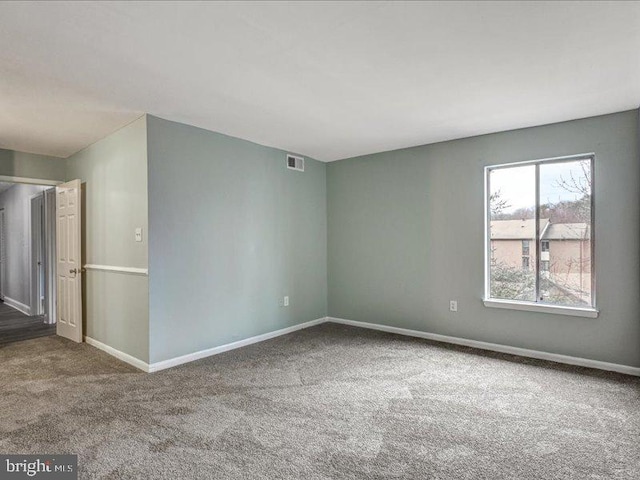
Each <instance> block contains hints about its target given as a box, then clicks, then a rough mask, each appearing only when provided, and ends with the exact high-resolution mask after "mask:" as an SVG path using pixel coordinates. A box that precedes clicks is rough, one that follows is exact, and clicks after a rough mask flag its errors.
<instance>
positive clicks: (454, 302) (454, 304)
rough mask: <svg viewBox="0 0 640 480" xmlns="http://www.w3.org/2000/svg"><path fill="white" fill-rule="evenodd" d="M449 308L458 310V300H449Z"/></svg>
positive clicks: (453, 310)
mask: <svg viewBox="0 0 640 480" xmlns="http://www.w3.org/2000/svg"><path fill="white" fill-rule="evenodd" d="M449 310H450V311H452V312H457V311H458V301H457V300H449Z"/></svg>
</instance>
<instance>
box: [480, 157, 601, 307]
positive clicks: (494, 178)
mask: <svg viewBox="0 0 640 480" xmlns="http://www.w3.org/2000/svg"><path fill="white" fill-rule="evenodd" d="M593 165H594V156H593V155H579V156H573V157H562V158H555V159H548V160H537V161H531V162H522V163H513V164H507V165H496V166H492V167H487V168H486V169H485V172H486V187H487V204H486V218H487V222H486V224H487V232H486V235H487V253H486V258H487V260H486V270H487V271H486V285H485V303H487V304H490V303H491V301H492V300H499V301H500V302H498V303H500V306H503V305H505V304H507V303H508V304H510V305H517V304H525V305H526V306H527V308H525V309H529V310H531V309H535V308H531V307H537V306H539V307H541V308H540V309H544V310H546V311H549V309H548V308H547V307H550V306H553V307H562V308H561V309H564V311H562V312H559V313H566V310H570V309H579V310H589V311H595V296H594V285H595V278H594V277H595V276H594V272H593V269H592V266H593V254H594V248H593V238H594V235H593V224H594V221H593V220H594V219H593V212H594V210H593V190H594V185H593ZM494 303H496V302H494ZM491 306H498V305H491ZM542 307H544V308H542ZM514 308H515V307H514ZM551 310H553V309H551ZM588 316H591V315H588Z"/></svg>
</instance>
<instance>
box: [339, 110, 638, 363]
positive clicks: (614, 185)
mask: <svg viewBox="0 0 640 480" xmlns="http://www.w3.org/2000/svg"><path fill="white" fill-rule="evenodd" d="M638 141H639V135H638V111H636V110H634V111H629V112H622V113H618V114H613V115H606V116H601V117H594V118H588V119H584V120H576V121H571V122H565V123H560V124H554V125H547V126H541V127H535V128H527V129H522V130H515V131H510V132H503V133H497V134H493V135H484V136H479V137H473V138H467V139H462V140H455V141H451V142H444V143H438V144H433V145H425V146H421V147H415V148H409V149H403V150H397V151H392V152H385V153H380V154H375V155H367V156H364V157H358V158H353V159H349V160H343V161H338V162H333V163H330V164H329V165H328V166H327V198H328V252H329V254H328V261H329V267H328V285H329V315H330V316H333V317H339V318H345V319H350V320H359V321H364V322H372V323H379V324H384V325H391V326H398V327H403V328H409V329H415V330H420V331H425V332H431V333H438V334H444V335H451V336H456V337H462V338H467V339H474V340H480V341H485V342H493V343H499V344H504V345H510V346H516V347H523V348H529V349H534V350H539V351H545V352H552V353H559V354H565V355H572V356H577V357H584V358H589V359H594V360H600V361H606V362H614V363H620V364H624V365H630V366H636V367H637V366H640V247H639V245H640V159H639V151H638ZM586 152H595V154H596V165H595V196H596V199H595V205H596V235H597V240H596V243H597V244H596V266H595V267H596V274H597V289H596V292H597V303H598V305H597V306H598V308H599V309H600V311H601V314H600V317H599V318H597V319H589V318H579V317H568V316H563V315H552V314H543V313H530V312H522V311H513V310H499V309H495V308H488V307H485V306H484V305H483V303H482V295H483V288H484V287H483V281H484V232H483V229H484V223H483V222H484V205H483V195H484V191H483V188H484V181H483V168H484V167H485V166H486V165H491V164H500V163H506V162H516V161H521V160H532V159H540V158H549V157H557V156H563V155H571V154H577V153H586ZM450 299H452V300H458V308H459V311H458V312H457V313H452V312H449V310H448V307H449V300H450Z"/></svg>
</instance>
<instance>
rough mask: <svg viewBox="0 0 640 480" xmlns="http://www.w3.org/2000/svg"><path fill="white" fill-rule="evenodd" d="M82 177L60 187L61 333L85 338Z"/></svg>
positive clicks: (57, 237)
mask: <svg viewBox="0 0 640 480" xmlns="http://www.w3.org/2000/svg"><path fill="white" fill-rule="evenodd" d="M80 188H81V187H80V180H72V181H70V182H67V183H63V184H62V185H58V186H57V187H56V219H57V224H56V240H57V241H56V244H57V253H56V257H57V270H56V271H57V287H58V288H57V299H58V307H57V314H58V323H57V329H56V330H57V333H58V335H60V336H62V337H66V338H68V339H70V340H73V341H75V342H82V281H81V278H80V276H81V274H82V265H81V251H80V249H81V245H80V228H81V224H80V219H81V213H82V209H81V208H82V205H81V204H80V199H81V195H80V193H81V192H80Z"/></svg>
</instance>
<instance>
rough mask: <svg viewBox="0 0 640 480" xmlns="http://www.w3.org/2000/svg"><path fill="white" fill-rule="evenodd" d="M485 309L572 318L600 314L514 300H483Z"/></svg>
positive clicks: (588, 309) (593, 309) (580, 309)
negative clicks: (550, 314) (520, 311)
mask: <svg viewBox="0 0 640 480" xmlns="http://www.w3.org/2000/svg"><path fill="white" fill-rule="evenodd" d="M484 306H485V307H492V308H507V309H510V310H524V311H527V312H540V313H553V314H555V315H571V316H573V317H587V318H598V314H599V313H600V312H599V311H598V310H596V309H595V308H580V307H561V306H558V305H544V304H540V303H533V302H518V301H515V300H496V299H491V300H484Z"/></svg>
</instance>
